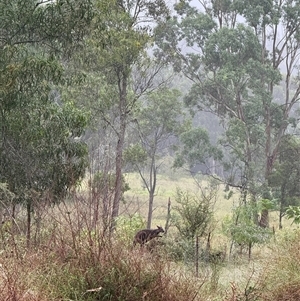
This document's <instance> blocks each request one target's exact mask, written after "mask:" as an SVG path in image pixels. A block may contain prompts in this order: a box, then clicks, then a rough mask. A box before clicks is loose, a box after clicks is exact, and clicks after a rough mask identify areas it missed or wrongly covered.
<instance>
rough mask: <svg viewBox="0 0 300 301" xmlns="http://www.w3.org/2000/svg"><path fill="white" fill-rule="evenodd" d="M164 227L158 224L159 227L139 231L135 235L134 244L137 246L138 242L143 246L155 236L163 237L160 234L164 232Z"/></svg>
mask: <svg viewBox="0 0 300 301" xmlns="http://www.w3.org/2000/svg"><path fill="white" fill-rule="evenodd" d="M164 232H165V231H164V229H163V228H162V227H159V226H157V229H143V230H140V231H139V232H137V233H136V234H135V236H134V240H133V245H134V246H135V245H136V244H137V243H138V244H140V245H141V246H142V245H144V244H145V243H146V242H148V241H149V240H151V239H153V238H155V237H161V236H160V235H159V234H160V233H164Z"/></svg>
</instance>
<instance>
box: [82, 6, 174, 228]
mask: <svg viewBox="0 0 300 301" xmlns="http://www.w3.org/2000/svg"><path fill="white" fill-rule="evenodd" d="M167 16H168V8H167V5H166V3H165V1H164V0H155V1H149V0H142V1H141V0H131V1H116V0H108V1H107V0H105V1H104V0H99V1H96V2H95V16H94V19H93V22H92V26H91V34H90V35H89V37H88V38H87V39H86V43H87V44H86V45H87V46H88V47H91V49H92V50H91V51H92V53H93V54H92V55H91V57H93V59H95V61H94V64H95V65H94V66H97V68H98V70H99V73H100V74H101V78H102V81H101V82H99V90H100V89H101V86H102V84H103V83H104V85H105V87H106V88H107V89H106V92H107V93H106V94H107V95H104V94H105V93H104V94H103V93H100V94H98V95H99V96H100V98H101V99H100V105H99V107H98V108H97V112H99V113H100V114H101V115H100V116H101V117H103V118H105V119H104V120H105V122H106V125H105V126H106V127H107V126H109V127H111V128H112V130H113V132H114V134H115V137H116V139H115V140H116V141H115V144H114V145H115V193H114V197H113V204H112V211H111V220H112V223H111V230H112V229H113V228H114V220H115V218H116V217H117V216H118V214H119V204H120V200H121V198H122V172H123V171H122V169H123V150H124V147H125V137H126V129H127V126H128V123H129V122H130V120H131V115H132V112H133V111H134V109H135V106H136V102H137V100H138V99H139V97H140V96H141V95H143V94H144V93H146V92H147V91H149V90H152V89H154V88H155V86H156V85H157V82H158V81H157V80H156V82H155V81H154V77H155V75H156V74H158V72H159V70H160V69H161V67H162V66H161V65H160V64H156V65H153V63H152V62H151V60H150V59H149V57H148V55H147V53H146V50H147V49H148V48H149V47H150V46H151V43H152V41H153V39H152V34H153V33H152V31H153V26H155V24H157V23H161V22H164V20H165V19H166V18H167ZM107 112H109V114H108V113H107Z"/></svg>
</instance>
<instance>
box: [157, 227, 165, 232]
mask: <svg viewBox="0 0 300 301" xmlns="http://www.w3.org/2000/svg"><path fill="white" fill-rule="evenodd" d="M164 232H165V231H164V229H163V228H162V227H160V226H157V229H156V233H157V234H159V233H164Z"/></svg>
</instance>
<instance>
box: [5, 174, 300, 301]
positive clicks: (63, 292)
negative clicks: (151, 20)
mask: <svg viewBox="0 0 300 301" xmlns="http://www.w3.org/2000/svg"><path fill="white" fill-rule="evenodd" d="M127 179H128V181H129V183H130V186H131V190H130V191H129V192H126V204H124V205H123V206H122V213H124V214H125V215H127V216H132V214H133V213H134V212H138V213H140V214H142V215H144V216H146V212H147V206H146V205H145V204H147V199H148V196H147V192H146V190H143V188H142V186H141V182H140V181H139V178H138V177H137V175H134V174H130V175H127ZM158 184H159V190H158V195H157V196H156V199H155V207H156V208H157V209H156V210H155V211H154V214H153V217H154V222H153V224H156V223H157V224H161V225H164V223H165V218H166V207H167V202H168V199H169V198H170V199H171V201H172V200H173V199H174V196H175V191H176V188H177V187H180V188H182V189H189V190H190V191H193V189H196V188H195V186H194V183H193V181H192V180H190V179H187V178H182V179H180V180H177V179H176V178H174V179H173V180H172V181H170V179H168V178H167V177H160V178H159V181H158ZM94 205H95V204H94V203H93V200H91V199H88V198H85V193H83V194H81V195H77V196H74V199H72V200H71V201H70V202H67V203H63V204H61V205H60V206H56V207H54V208H46V207H45V208H44V209H43V212H44V214H43V220H42V224H41V225H40V226H41V228H40V229H36V228H35V227H33V232H34V231H36V234H37V237H36V240H34V243H33V245H32V248H31V249H26V247H25V240H24V235H22V234H21V233H14V234H13V235H12V233H10V231H8V232H6V231H5V233H2V234H3V235H2V237H4V238H5V240H2V242H1V245H2V251H0V300H1V301H2V300H3V301H62V300H70V301H75V300H76V301H83V300H84V301H96V300H103V301H105V300H110V301H114V300H116V301H117V300H123V301H127V300H128V301H135V300H139V301H140V300H145V301H147V300H155V301H156V300H157V301H160V300H164V301H182V300H184V301H190V300H191V301H192V300H195V301H204V300H205V301H271V300H272V301H279V300H283V301H287V300H290V301H296V300H300V297H299V296H300V295H299V294H300V276H299V269H298V267H299V265H300V251H299V250H300V245H299V241H300V239H299V238H300V237H299V236H300V235H299V234H296V231H294V232H295V234H291V233H293V232H291V231H286V232H283V231H282V232H280V233H279V232H278V233H276V240H274V241H273V242H272V243H270V244H269V245H267V246H263V247H255V248H254V249H253V254H252V260H251V261H250V262H249V261H248V258H247V256H246V255H241V254H238V252H236V253H234V256H233V255H232V256H230V257H229V256H228V250H229V247H230V245H229V242H228V241H227V240H226V237H224V235H223V234H222V232H221V231H220V230H219V228H220V226H221V222H222V218H224V216H225V215H227V214H230V212H231V209H232V205H233V201H232V200H229V201H228V200H226V199H224V198H223V192H222V190H221V191H220V192H219V198H218V201H217V204H216V207H215V209H216V214H215V217H216V223H215V225H216V226H215V229H214V231H213V235H212V248H216V249H223V248H225V249H226V250H227V251H226V252H227V256H226V258H225V261H224V262H222V263H221V264H220V265H213V264H209V263H207V262H202V263H201V264H200V272H199V278H196V277H195V276H194V274H195V273H194V270H195V267H194V265H193V263H191V262H190V263H189V264H184V263H183V262H175V261H174V260H170V256H169V255H170V254H168V253H167V249H165V247H164V245H162V246H161V247H159V248H157V249H155V251H154V252H149V251H147V250H144V249H139V248H137V249H132V248H131V246H130V241H131V237H128V238H126V237H125V236H126V235H132V233H131V232H130V234H129V232H128V231H127V230H128V229H127V228H124V229H123V230H122V229H121V231H117V234H118V235H117V236H115V237H111V238H109V237H108V236H107V233H106V232H105V227H104V225H103V224H102V223H101V219H99V220H96V221H95V220H94V217H95V214H94V213H95V212H94V210H95V206H94ZM20 216H21V217H22V218H21V219H20V220H19V221H18V222H19V224H20V228H22V227H21V225H22V223H23V220H22V219H23V216H22V215H20ZM271 223H272V225H274V227H277V224H276V223H277V216H276V214H272V216H271ZM34 226H36V225H34ZM126 229H127V230H126ZM37 230H39V231H37ZM122 231H123V232H122ZM297 235H298V236H297ZM168 243H169V244H172V245H173V247H174V248H176V243H177V242H176V241H173V242H172V238H170V241H168ZM201 243H202V244H203V245H204V244H205V241H203V242H201Z"/></svg>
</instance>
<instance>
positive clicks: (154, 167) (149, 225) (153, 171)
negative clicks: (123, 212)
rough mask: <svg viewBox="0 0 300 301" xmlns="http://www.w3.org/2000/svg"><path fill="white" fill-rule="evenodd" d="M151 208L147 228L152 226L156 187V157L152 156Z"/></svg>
mask: <svg viewBox="0 0 300 301" xmlns="http://www.w3.org/2000/svg"><path fill="white" fill-rule="evenodd" d="M149 182H150V183H149V188H148V189H149V208H148V219H147V228H148V229H150V228H151V222H152V213H153V201H154V193H155V189H156V166H155V157H154V156H153V157H152V162H151V170H150V181H149Z"/></svg>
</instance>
